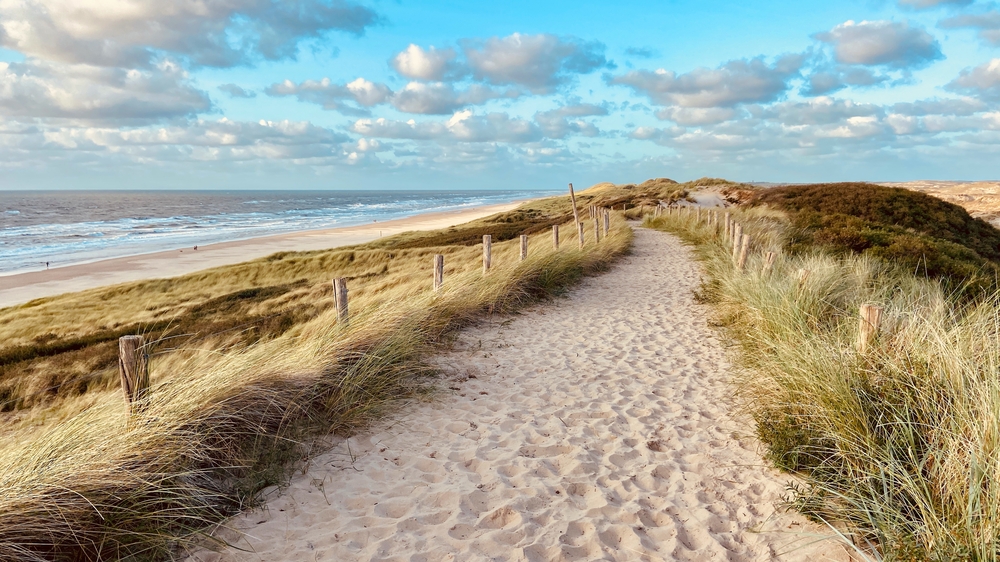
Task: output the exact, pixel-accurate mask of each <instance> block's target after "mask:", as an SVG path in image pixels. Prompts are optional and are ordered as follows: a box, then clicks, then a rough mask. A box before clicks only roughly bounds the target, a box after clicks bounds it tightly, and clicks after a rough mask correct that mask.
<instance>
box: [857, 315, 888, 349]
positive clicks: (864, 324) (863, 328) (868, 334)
mask: <svg viewBox="0 0 1000 562" xmlns="http://www.w3.org/2000/svg"><path fill="white" fill-rule="evenodd" d="M859 312H860V313H861V325H860V327H859V330H858V351H859V352H861V353H864V352H866V351H868V346H869V344H870V343H871V340H872V339H873V338H875V337H876V336H877V335H878V325H879V323H880V322H881V321H882V307H881V306H876V305H874V304H863V305H861V309H860V311H859Z"/></svg>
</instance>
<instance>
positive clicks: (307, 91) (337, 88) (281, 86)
mask: <svg viewBox="0 0 1000 562" xmlns="http://www.w3.org/2000/svg"><path fill="white" fill-rule="evenodd" d="M264 92H265V93H266V94H267V95H269V96H275V97H278V96H294V97H296V98H298V100H299V101H303V102H309V103H315V104H319V105H320V106H322V107H323V109H331V110H338V111H341V112H344V113H348V114H358V113H361V112H362V111H363V110H360V109H358V108H357V107H354V106H352V105H345V104H344V103H343V102H345V101H353V102H355V103H357V104H358V105H360V106H362V107H372V106H375V105H378V104H381V103H385V102H386V100H388V99H389V96H391V95H392V91H391V90H390V89H389V87H388V86H386V85H385V84H377V83H374V82H370V81H368V80H365V79H364V78H357V79H355V80H354V81H352V82H349V83H347V84H335V83H334V82H333V81H331V80H330V79H329V78H323V79H322V80H305V81H303V82H302V83H299V84H296V83H295V82H292V81H291V80H285V81H284V82H278V83H276V84H271V85H270V86H268V87H267V89H265V90H264Z"/></svg>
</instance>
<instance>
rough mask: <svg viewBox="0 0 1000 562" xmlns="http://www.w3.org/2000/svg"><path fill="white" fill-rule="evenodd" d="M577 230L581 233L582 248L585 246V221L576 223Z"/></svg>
mask: <svg viewBox="0 0 1000 562" xmlns="http://www.w3.org/2000/svg"><path fill="white" fill-rule="evenodd" d="M576 230H577V232H578V233H579V235H580V248H583V223H582V222H578V223H576Z"/></svg>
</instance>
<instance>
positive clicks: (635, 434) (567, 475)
mask: <svg viewBox="0 0 1000 562" xmlns="http://www.w3.org/2000/svg"><path fill="white" fill-rule="evenodd" d="M701 275H702V273H701V270H700V268H699V266H698V265H697V264H696V262H695V261H694V260H693V257H692V254H691V251H690V249H688V248H687V247H685V246H683V245H682V244H681V243H680V241H679V240H678V239H676V238H674V237H672V236H669V235H666V234H663V233H657V232H653V231H649V230H645V229H638V230H637V232H636V239H635V243H634V246H633V251H632V253H631V254H630V255H629V256H628V257H626V258H624V259H623V260H622V261H621V262H619V263H618V264H617V265H616V266H615V267H614V268H613V269H612V271H610V272H608V273H606V274H603V275H599V276H596V277H593V278H589V279H587V280H585V281H583V282H582V283H581V284H580V285H579V286H578V287H576V288H574V289H573V290H572V291H571V292H570V294H569V295H567V298H564V299H559V300H557V301H555V302H553V303H543V304H539V305H536V306H534V307H532V308H531V309H529V310H527V311H525V312H524V313H522V314H519V315H517V316H513V317H501V318H493V319H491V320H489V321H485V322H483V323H482V324H480V325H479V326H476V327H473V328H471V329H468V330H465V331H464V332H463V333H462V334H461V335H460V337H459V339H458V341H457V342H456V343H455V345H454V346H453V348H452V349H451V350H449V351H447V352H445V353H443V354H442V355H440V356H438V357H437V358H435V359H434V364H435V365H436V366H437V367H438V368H439V370H440V371H441V372H443V373H444V376H445V377H446V378H445V380H444V381H443V383H444V384H443V385H442V386H443V387H445V388H447V389H448V390H447V391H444V392H442V393H441V394H439V395H437V396H436V397H434V398H433V399H432V400H430V401H428V402H416V403H412V404H411V405H409V406H407V407H404V408H401V409H400V411H399V412H398V413H397V415H395V416H394V417H392V418H390V419H389V420H386V421H385V422H383V423H380V424H379V425H378V426H377V427H375V428H373V429H372V430H371V431H368V432H364V433H361V434H358V435H355V436H352V437H350V438H349V439H346V440H344V439H334V441H333V442H334V446H333V448H332V449H330V450H329V451H328V452H326V453H323V454H321V455H319V456H317V457H315V458H312V459H310V460H309V462H308V464H306V465H305V467H304V468H303V470H302V471H301V472H299V471H296V475H295V476H294V477H293V479H292V480H291V482H290V484H289V485H288V487H287V488H283V489H281V490H278V489H271V490H268V491H267V492H266V494H265V495H266V498H267V502H266V504H265V505H264V507H263V508H261V509H257V510H253V511H249V512H247V513H244V514H243V515H240V516H238V517H236V518H235V519H233V520H231V521H229V522H228V523H227V524H226V525H225V526H224V528H222V529H219V530H217V532H216V537H217V538H218V539H220V540H222V541H226V542H228V543H230V544H231V545H232V547H231V548H225V549H222V550H220V551H215V550H217V548H216V549H205V550H201V551H197V552H194V553H192V554H191V556H190V558H189V562H220V561H266V560H342V561H354V560H358V561H360V560H382V561H402V560H426V561H441V560H517V561H534V560H596V559H602V560H623V561H624V560H650V561H652V560H729V561H746V562H750V561H760V560H789V561H790V560H802V561H820V560H842V561H846V560H850V556H849V554H848V552H847V550H846V547H845V546H844V545H843V544H842V543H840V542H838V541H837V539H836V537H835V536H834V534H833V533H832V532H831V531H830V530H829V529H828V528H825V527H822V526H820V525H817V524H815V523H811V522H809V521H808V520H806V519H805V518H804V517H803V516H802V515H799V514H797V513H794V512H787V511H785V510H783V509H782V508H781V502H782V498H783V497H784V495H785V494H786V491H787V490H786V486H787V485H788V484H789V483H790V482H792V481H793V477H792V476H789V475H786V474H781V473H779V472H778V471H777V470H775V469H773V468H770V467H769V465H768V463H767V462H766V461H765V460H764V459H763V458H762V457H761V452H762V445H761V444H760V443H759V442H758V441H756V439H755V438H754V437H753V425H752V421H751V420H749V419H747V418H745V417H741V416H740V415H738V414H737V413H735V412H734V409H733V406H734V399H733V397H732V394H731V393H732V386H731V384H730V382H731V381H730V378H731V376H732V368H731V366H730V365H729V363H728V361H727V358H726V353H725V351H724V349H723V346H722V343H721V342H720V340H719V338H718V336H717V335H716V334H715V333H714V331H713V330H712V329H710V328H709V326H708V314H709V312H708V308H707V306H705V305H699V304H696V303H695V301H694V297H693V291H694V290H695V289H696V288H697V287H698V285H699V283H700V279H701Z"/></svg>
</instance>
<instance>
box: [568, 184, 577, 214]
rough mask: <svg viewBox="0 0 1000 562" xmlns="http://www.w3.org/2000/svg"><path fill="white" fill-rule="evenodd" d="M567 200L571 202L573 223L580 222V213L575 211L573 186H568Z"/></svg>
mask: <svg viewBox="0 0 1000 562" xmlns="http://www.w3.org/2000/svg"><path fill="white" fill-rule="evenodd" d="M569 198H570V199H571V200H572V201H573V222H580V212H579V211H577V210H576V195H575V194H574V193H573V184H569Z"/></svg>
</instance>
